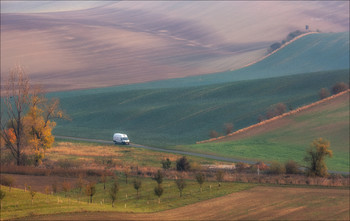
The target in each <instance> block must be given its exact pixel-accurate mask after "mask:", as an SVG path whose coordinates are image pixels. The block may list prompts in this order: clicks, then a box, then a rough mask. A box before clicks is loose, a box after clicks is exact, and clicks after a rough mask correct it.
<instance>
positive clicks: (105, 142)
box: [55, 136, 256, 164]
mask: <svg viewBox="0 0 350 221" xmlns="http://www.w3.org/2000/svg"><path fill="white" fill-rule="evenodd" d="M55 137H57V138H61V139H67V140H77V141H87V142H94V143H103V144H114V143H113V141H107V140H97V139H87V138H77V137H66V136H55ZM129 146H131V147H137V148H144V149H148V150H154V151H160V152H168V153H175V154H182V155H190V156H196V157H203V158H209V159H213V160H220V161H227V162H243V163H249V164H254V163H256V161H248V160H238V159H233V158H226V157H219V156H214V155H209V154H202V153H193V152H187V151H181V150H171V149H162V148H158V147H149V146H144V145H140V144H134V143H130V145H129Z"/></svg>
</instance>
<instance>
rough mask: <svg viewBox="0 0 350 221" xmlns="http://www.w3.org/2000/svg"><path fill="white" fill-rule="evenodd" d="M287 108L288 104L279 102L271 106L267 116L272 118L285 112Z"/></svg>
mask: <svg viewBox="0 0 350 221" xmlns="http://www.w3.org/2000/svg"><path fill="white" fill-rule="evenodd" d="M286 110H287V106H286V105H285V104H284V103H278V104H275V105H272V106H270V108H269V109H268V111H267V112H266V118H267V119H270V118H273V117H276V116H279V115H281V114H284V113H285V112H286Z"/></svg>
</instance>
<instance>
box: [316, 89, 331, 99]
mask: <svg viewBox="0 0 350 221" xmlns="http://www.w3.org/2000/svg"><path fill="white" fill-rule="evenodd" d="M329 95H330V93H329V90H328V89H327V88H321V90H320V92H319V93H318V96H319V97H320V100H322V99H325V98H326V97H329Z"/></svg>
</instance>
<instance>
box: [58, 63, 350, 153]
mask: <svg viewBox="0 0 350 221" xmlns="http://www.w3.org/2000/svg"><path fill="white" fill-rule="evenodd" d="M339 81H343V82H348V81H349V70H348V69H347V70H339V71H326V72H317V73H309V74H300V75H293V76H285V77H276V78H269V79H259V80H249V81H248V80H247V81H239V82H230V83H222V84H214V85H207V86H196V87H184V88H155V89H140V90H130V91H123V90H119V91H118V90H116V91H114V90H112V89H110V90H108V91H103V92H101V91H99V89H91V90H88V91H75V92H74V91H72V92H60V93H55V95H56V96H57V97H59V98H60V100H61V106H62V108H63V109H64V110H65V111H66V112H67V114H68V115H69V116H70V117H71V118H72V120H71V121H59V122H58V124H57V127H56V128H55V130H54V134H56V135H62V136H73V137H82V138H96V139H104V140H112V135H113V133H115V132H124V133H127V134H128V135H129V138H130V139H131V142H134V143H139V144H144V145H152V146H157V147H169V146H174V145H182V144H194V143H195V142H196V141H200V140H205V139H208V138H209V132H210V131H211V130H216V131H217V132H219V133H221V134H223V133H224V132H223V127H224V124H225V123H233V124H234V129H235V130H237V129H240V128H244V127H246V126H249V125H252V124H254V123H256V122H257V119H258V117H259V115H264V114H265V112H266V110H267V109H268V108H269V107H270V106H271V105H273V104H276V103H279V102H283V103H285V104H286V105H287V106H288V107H289V108H293V109H295V108H297V107H300V106H303V105H306V104H309V103H312V102H315V101H317V100H318V99H319V98H318V92H319V90H320V89H321V88H323V87H325V88H330V87H331V86H332V85H334V84H335V83H336V82H339Z"/></svg>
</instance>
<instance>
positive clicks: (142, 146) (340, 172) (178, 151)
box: [55, 136, 350, 175]
mask: <svg viewBox="0 0 350 221" xmlns="http://www.w3.org/2000/svg"><path fill="white" fill-rule="evenodd" d="M55 137H56V138H60V139H67V140H77V141H86V142H93V143H103V144H114V143H113V141H107V140H98V139H88V138H78V137H66V136H55ZM129 146H131V147H136V148H144V149H148V150H154V151H160V152H168V153H175V154H182V155H189V156H196V157H203V158H208V159H213V160H219V161H226V162H233V163H236V162H243V163H248V164H254V163H256V162H257V161H249V160H240V159H234V158H227V157H219V156H214V155H209V154H202V153H193V152H187V151H181V150H171V149H162V148H158V147H150V146H145V145H140V144H134V143H130V145H129ZM266 165H268V166H269V164H268V163H266ZM300 169H301V170H305V168H304V167H300ZM328 173H335V174H345V175H349V174H350V172H342V171H332V170H328Z"/></svg>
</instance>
